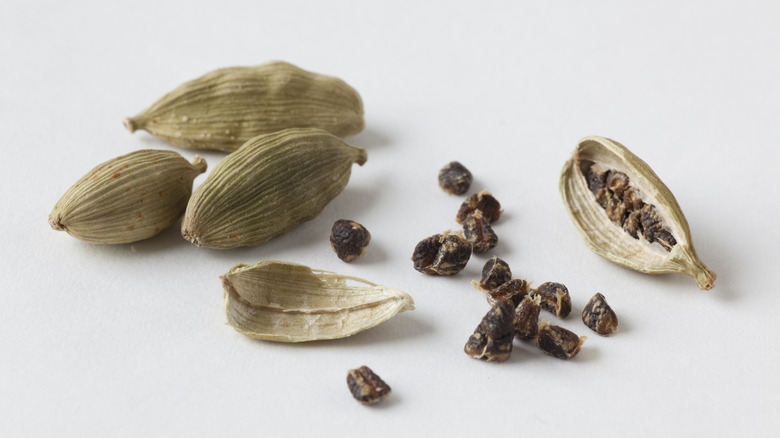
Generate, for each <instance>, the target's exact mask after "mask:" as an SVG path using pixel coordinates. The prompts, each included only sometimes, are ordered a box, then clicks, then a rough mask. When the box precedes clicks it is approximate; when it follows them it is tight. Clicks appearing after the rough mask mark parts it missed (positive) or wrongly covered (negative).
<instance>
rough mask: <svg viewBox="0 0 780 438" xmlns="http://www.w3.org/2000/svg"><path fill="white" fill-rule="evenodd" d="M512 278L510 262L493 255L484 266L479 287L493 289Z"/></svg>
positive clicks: (485, 289)
mask: <svg viewBox="0 0 780 438" xmlns="http://www.w3.org/2000/svg"><path fill="white" fill-rule="evenodd" d="M511 279H512V271H511V270H510V269H509V264H508V263H507V262H505V261H503V260H502V259H500V258H498V257H496V256H493V257H491V258H490V259H488V261H487V262H485V266H483V267H482V278H480V279H479V288H480V289H482V290H484V291H491V290H493V289H495V288H497V287H499V286H501V285H502V284H504V283H506V282H507V281H509V280H511Z"/></svg>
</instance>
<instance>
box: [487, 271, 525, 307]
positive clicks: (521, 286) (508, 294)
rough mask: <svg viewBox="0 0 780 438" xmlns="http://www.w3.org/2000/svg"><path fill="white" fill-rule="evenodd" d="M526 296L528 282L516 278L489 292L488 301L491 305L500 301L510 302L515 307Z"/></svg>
mask: <svg viewBox="0 0 780 438" xmlns="http://www.w3.org/2000/svg"><path fill="white" fill-rule="evenodd" d="M526 295H528V282H527V281H525V280H523V279H520V278H515V279H512V280H509V281H507V282H506V283H504V284H502V285H500V286H498V287H497V288H495V289H492V290H491V291H490V292H488V295H487V299H488V302H489V303H490V304H491V305H492V304H493V303H495V302H496V301H498V300H509V301H511V302H512V305H513V306H517V305H518V304H520V302H521V301H522V300H523V297H525V296H526Z"/></svg>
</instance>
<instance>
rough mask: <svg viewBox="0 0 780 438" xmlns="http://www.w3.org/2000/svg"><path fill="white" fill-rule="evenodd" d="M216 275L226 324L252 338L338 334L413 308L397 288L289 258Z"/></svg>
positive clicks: (290, 339) (312, 338)
mask: <svg viewBox="0 0 780 438" xmlns="http://www.w3.org/2000/svg"><path fill="white" fill-rule="evenodd" d="M220 278H221V279H222V284H223V287H224V289H225V313H226V315H227V321H228V323H229V324H230V325H231V326H233V328H235V329H236V331H238V332H239V333H241V334H244V335H246V336H249V337H252V338H255V339H263V340H268V341H278V342H305V341H316V340H325V339H336V338H343V337H347V336H351V335H354V334H355V333H358V332H361V331H363V330H366V329H369V328H371V327H375V326H377V325H379V324H381V323H383V322H385V321H387V320H388V319H390V318H391V317H393V316H395V315H396V314H397V313H399V312H403V311H406V310H413V309H414V300H413V299H412V297H410V296H409V295H408V294H406V293H404V292H402V291H400V290H397V289H391V288H387V287H384V286H379V285H377V284H374V283H371V282H369V281H366V280H363V279H360V278H355V277H348V276H343V275H338V274H334V273H332V272H326V271H320V270H313V269H311V268H309V267H307V266H304V265H299V264H296V263H290V262H282V261H275V260H266V261H261V262H259V263H257V264H254V265H252V266H247V265H243V264H239V265H236V266H234V267H233V268H232V269H230V270H229V271H228V272H227V273H226V274H225V275H224V276H222V277H220ZM350 282H355V283H358V285H353V284H350Z"/></svg>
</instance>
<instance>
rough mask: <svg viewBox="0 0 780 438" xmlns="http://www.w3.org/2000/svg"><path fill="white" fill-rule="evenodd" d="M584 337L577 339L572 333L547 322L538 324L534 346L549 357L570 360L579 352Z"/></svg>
mask: <svg viewBox="0 0 780 438" xmlns="http://www.w3.org/2000/svg"><path fill="white" fill-rule="evenodd" d="M585 339H586V338H585V336H582V337H578V336H577V335H576V334H574V332H571V331H569V330H566V329H565V328H563V327H558V326H557V325H551V324H550V323H549V322H547V321H541V322H539V333H538V334H537V335H536V345H537V346H538V347H539V348H540V349H541V350H542V351H544V352H545V353H547V354H549V355H550V356H553V357H557V358H558V359H571V358H573V357H574V356H576V355H577V353H579V352H580V348H581V347H582V343H583V342H585Z"/></svg>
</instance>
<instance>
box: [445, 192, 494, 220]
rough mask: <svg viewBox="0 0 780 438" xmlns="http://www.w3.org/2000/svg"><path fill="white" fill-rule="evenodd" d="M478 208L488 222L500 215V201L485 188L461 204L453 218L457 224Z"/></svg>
mask: <svg viewBox="0 0 780 438" xmlns="http://www.w3.org/2000/svg"><path fill="white" fill-rule="evenodd" d="M477 210H480V211H481V212H482V216H484V217H485V219H487V221H488V222H495V221H497V220H498V218H499V217H501V212H502V210H501V203H499V202H498V200H497V199H496V198H494V197H493V195H491V194H490V193H488V192H487V191H486V190H483V191H481V192H479V193H475V194H473V195H471V196H469V197H468V198H466V200H465V201H463V204H461V206H460V209H459V210H458V216H457V217H456V218H455V219H456V220H457V221H458V223H459V224H462V223H463V222H464V221H465V220H466V219H467V218H468V217H469V216H470V215H472V214H474V212H475V211H477Z"/></svg>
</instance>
